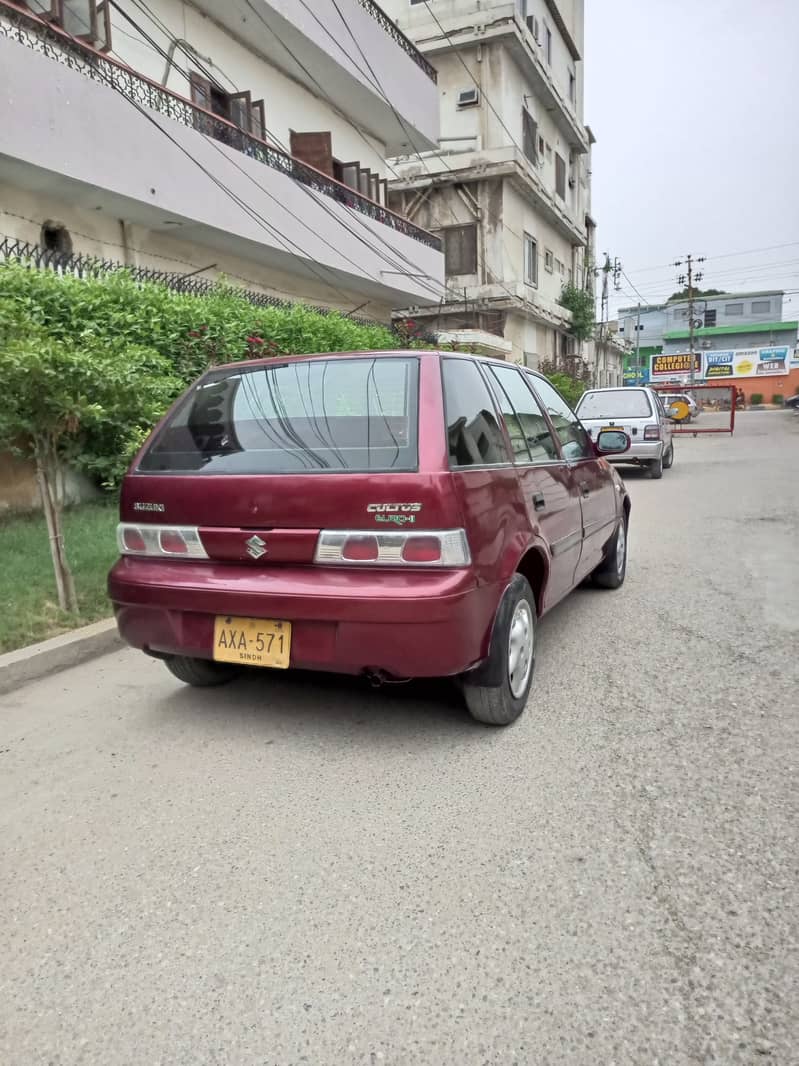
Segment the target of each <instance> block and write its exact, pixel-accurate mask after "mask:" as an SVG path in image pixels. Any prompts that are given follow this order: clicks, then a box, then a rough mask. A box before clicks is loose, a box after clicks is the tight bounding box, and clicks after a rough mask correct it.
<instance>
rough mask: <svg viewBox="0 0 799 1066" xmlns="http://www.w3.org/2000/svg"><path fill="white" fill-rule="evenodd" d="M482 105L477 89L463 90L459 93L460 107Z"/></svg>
mask: <svg viewBox="0 0 799 1066" xmlns="http://www.w3.org/2000/svg"><path fill="white" fill-rule="evenodd" d="M479 103H480V93H479V92H478V90H477V89H461V91H460V92H459V93H458V107H476V106H477V104H479Z"/></svg>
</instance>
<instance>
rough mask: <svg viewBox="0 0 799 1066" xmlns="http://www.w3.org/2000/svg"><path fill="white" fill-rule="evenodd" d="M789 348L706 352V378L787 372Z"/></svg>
mask: <svg viewBox="0 0 799 1066" xmlns="http://www.w3.org/2000/svg"><path fill="white" fill-rule="evenodd" d="M788 363H789V348H788V346H787V344H786V345H782V346H778V347H772V348H735V349H728V350H727V351H716V352H705V353H704V364H705V380H707V381H714V380H717V379H718V378H753V377H764V376H768V375H769V374H787V373H788Z"/></svg>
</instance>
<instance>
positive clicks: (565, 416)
mask: <svg viewBox="0 0 799 1066" xmlns="http://www.w3.org/2000/svg"><path fill="white" fill-rule="evenodd" d="M527 377H528V380H529V382H530V384H531V385H532V387H533V389H534V390H535V393H536V395H537V396H538V398H539V400H541V402H542V403H543V405H544V407H545V408H546V410H547V412H548V414H549V417H550V418H551V419H552V424H553V426H554V427H555V432H556V433H557V435H558V439H559V440H560V446H561V449H562V450H563V458H564V459H567V460H568V461H569V462H575V460H577V459H589V458H593V456H594V447H593V445H592V444H591V438H590V437H589V436H588V433H587V432H586V430H585V429H584V428H583V424H582V422H581V421H580V419H579V418H578V417H577V415H576V414H575V413H574V411H572V409H571V407H569V405H568V404H567V403H566V401H565V400H564V399H563V397H562V396H561V394H560V393H559V392H558V391H557V389H556V388H555V387H554V386H553V385H552V384H550V382H548V381H547V380H546V378H540V377H537V376H534V375H532V374H528V375H527Z"/></svg>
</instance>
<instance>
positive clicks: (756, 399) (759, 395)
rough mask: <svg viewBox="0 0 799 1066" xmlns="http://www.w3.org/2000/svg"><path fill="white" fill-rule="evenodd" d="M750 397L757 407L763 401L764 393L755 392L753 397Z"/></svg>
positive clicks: (753, 404)
mask: <svg viewBox="0 0 799 1066" xmlns="http://www.w3.org/2000/svg"><path fill="white" fill-rule="evenodd" d="M750 399H751V402H752V406H753V407H755V406H756V405H757V404H759V403H762V402H763V393H762V392H753V393H752V395H751V397H750Z"/></svg>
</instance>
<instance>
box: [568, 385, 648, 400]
mask: <svg viewBox="0 0 799 1066" xmlns="http://www.w3.org/2000/svg"><path fill="white" fill-rule="evenodd" d="M650 391H651V390H650V389H649V388H648V387H647V386H646V385H604V386H603V387H602V388H601V389H586V390H585V392H584V393H583V396H587V395H588V393H589V392H650ZM581 399H582V397H581Z"/></svg>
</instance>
